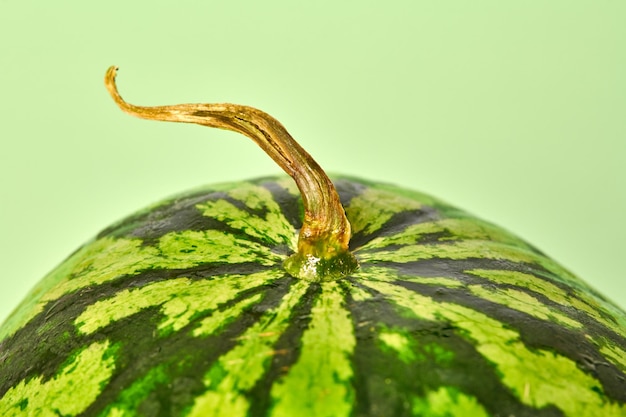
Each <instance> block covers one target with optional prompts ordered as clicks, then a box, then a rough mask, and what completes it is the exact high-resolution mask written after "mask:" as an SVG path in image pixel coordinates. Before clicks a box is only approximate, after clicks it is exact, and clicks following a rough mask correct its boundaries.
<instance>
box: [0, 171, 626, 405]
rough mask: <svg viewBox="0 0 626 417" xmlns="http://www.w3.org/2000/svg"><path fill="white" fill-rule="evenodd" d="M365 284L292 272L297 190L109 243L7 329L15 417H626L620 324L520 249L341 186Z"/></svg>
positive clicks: (61, 272) (481, 227) (85, 253)
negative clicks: (287, 263) (288, 269)
mask: <svg viewBox="0 0 626 417" xmlns="http://www.w3.org/2000/svg"><path fill="white" fill-rule="evenodd" d="M334 183H335V185H336V187H337V190H338V192H339V195H340V197H341V200H342V204H343V205H344V207H345V209H346V213H347V215H348V219H349V220H350V222H351V224H352V228H353V238H352V240H351V249H352V250H353V251H354V254H355V255H356V257H357V259H358V260H359V263H360V269H359V270H358V271H357V272H355V273H354V274H352V275H351V276H349V277H346V278H345V279H341V280H337V281H332V282H322V283H316V282H307V281H304V280H299V279H295V278H292V277H290V276H289V275H287V274H286V273H285V272H284V271H283V269H282V266H281V264H282V261H283V260H284V259H285V258H286V257H287V256H288V255H289V254H291V253H292V252H293V250H294V248H295V247H296V239H297V230H298V229H299V228H300V226H301V220H300V219H301V218H302V204H301V199H300V197H299V195H298V194H299V193H298V191H297V189H296V188H295V186H294V185H293V184H292V181H291V180H290V179H288V178H282V177H280V178H264V179H259V180H254V181H249V182H246V183H234V184H221V185H214V186H209V187H206V188H203V189H198V190H194V191H192V192H189V193H187V194H184V195H180V196H177V197H174V198H171V199H168V200H166V201H163V202H161V203H158V204H155V205H153V206H151V207H149V208H147V209H145V210H143V211H141V212H138V213H136V214H135V215H133V216H130V217H128V218H127V219H125V220H123V221H121V222H119V223H117V224H115V225H113V226H111V227H109V228H107V229H106V230H104V231H103V232H101V233H100V234H99V235H98V236H97V237H96V238H95V239H94V240H93V241H91V242H89V243H87V244H86V245H84V246H83V247H81V248H80V249H78V250H77V251H76V252H75V253H74V254H72V255H71V256H70V257H69V258H68V259H67V260H66V261H65V262H64V263H62V264H61V265H60V266H59V267H57V268H56V269H55V270H54V271H52V272H51V273H50V274H49V275H48V276H46V277H45V278H44V279H43V280H42V281H41V282H40V283H39V284H38V285H37V286H36V287H35V288H34V289H33V290H32V291H31V293H30V294H29V295H28V297H27V298H26V299H25V300H24V302H23V303H22V304H21V305H20V306H19V307H18V308H17V309H16V310H15V311H14V312H13V314H12V315H11V316H10V317H9V318H8V320H7V321H6V322H5V323H4V324H3V326H2V327H1V328H0V415H2V416H79V415H80V416H111V417H119V416H228V417H237V416H272V417H279V416H304V417H306V416H315V417H326V416H328V417H331V416H332V417H343V416H346V417H347V416H386V417H389V416H477V417H481V416H494V417H495V416H503V417H504V416H516V417H520V416H577V417H580V416H625V415H626V313H624V312H623V311H621V310H620V309H619V308H618V307H616V306H615V305H613V304H612V303H611V302H610V301H608V300H606V299H605V298H603V297H602V296H601V295H599V294H598V293H596V292H595V291H594V290H593V289H591V288H590V287H589V286H588V285H587V284H585V283H584V282H583V281H581V280H580V279H578V278H577V277H575V276H574V275H572V274H571V273H570V272H568V271H567V270H565V269H564V268H562V267H561V266H560V265H558V264H557V263H556V262H554V261H553V260H551V259H550V258H548V257H546V256H545V255H544V254H542V253H541V252H540V251H538V250H537V249H535V248H534V247H532V246H531V245H529V244H527V243H525V242H524V241H522V240H520V239H519V238H517V237H515V236H513V235H511V234H510V233H508V232H506V231H504V230H502V229H500V228H498V227H496V226H493V225H491V224H489V223H487V222H484V221H482V220H479V219H477V218H475V217H473V216H471V215H469V214H467V213H465V212H463V211H461V210H459V209H457V208H454V207H451V206H449V205H447V204H445V203H443V202H441V201H439V200H437V199H434V198H432V197H429V196H426V195H423V194H419V193H417V192H413V191H409V190H405V189H401V188H398V187H394V186H390V185H381V184H376V183H371V182H367V181H362V180H357V179H353V178H345V177H338V178H335V179H334Z"/></svg>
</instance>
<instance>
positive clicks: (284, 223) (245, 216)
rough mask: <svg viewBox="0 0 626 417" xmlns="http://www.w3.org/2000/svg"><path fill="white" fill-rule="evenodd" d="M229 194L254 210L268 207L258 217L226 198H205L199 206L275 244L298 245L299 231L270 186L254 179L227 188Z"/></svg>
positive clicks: (210, 213)
mask: <svg viewBox="0 0 626 417" xmlns="http://www.w3.org/2000/svg"><path fill="white" fill-rule="evenodd" d="M227 194H228V195H229V196H230V197H232V198H233V199H235V200H237V201H240V202H241V203H243V204H244V205H245V206H246V207H249V208H250V209H252V210H263V211H266V213H265V217H259V216H256V215H253V214H250V213H248V212H247V211H245V210H242V209H240V208H238V207H236V206H235V205H234V204H233V203H231V202H230V201H227V200H223V199H222V200H216V201H206V202H204V203H202V204H198V205H197V206H196V207H197V208H198V209H199V210H200V211H202V214H203V215H204V216H207V217H211V218H214V219H217V220H220V221H222V222H224V223H226V224H228V225H229V226H230V227H232V228H234V229H236V230H240V231H241V232H243V233H245V234H247V235H249V236H253V237H256V238H258V239H262V240H263V241H266V242H271V243H275V244H281V243H282V244H287V245H289V246H290V247H291V248H292V249H295V248H296V247H297V232H296V230H295V229H294V228H293V226H291V224H290V223H289V221H288V220H287V219H286V218H285V216H284V215H283V213H282V210H281V209H280V206H279V205H278V204H277V203H276V202H275V201H274V199H273V196H272V194H271V193H270V191H269V190H267V189H266V188H264V187H260V186H258V185H254V184H251V183H242V184H241V186H239V187H237V188H234V189H231V190H228V191H227Z"/></svg>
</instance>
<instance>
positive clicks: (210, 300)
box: [74, 270, 284, 334]
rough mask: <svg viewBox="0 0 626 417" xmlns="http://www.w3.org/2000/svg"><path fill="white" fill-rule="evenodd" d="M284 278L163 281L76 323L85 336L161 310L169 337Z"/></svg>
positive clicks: (102, 305)
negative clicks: (240, 296) (249, 292)
mask: <svg viewBox="0 0 626 417" xmlns="http://www.w3.org/2000/svg"><path fill="white" fill-rule="evenodd" d="M282 276H284V273H283V272H282V271H280V270H269V271H263V272H257V273H255V274H250V275H223V276H216V277H212V278H211V279H203V280H190V279H189V278H177V279H170V280H166V281H159V282H155V283H152V284H148V285H146V286H144V287H141V288H136V289H132V290H129V289H125V290H122V291H120V292H118V293H117V294H115V295H114V296H113V297H111V298H108V299H105V300H102V301H97V302H96V303H94V304H92V305H90V306H88V307H87V308H86V309H85V311H84V312H83V313H82V314H81V315H80V316H78V317H77V318H76V320H75V322H74V323H75V325H76V327H77V329H78V331H80V332H81V333H85V334H91V333H93V332H95V331H96V330H98V329H101V328H103V327H105V326H108V325H109V324H111V323H113V322H116V321H118V320H120V319H122V318H124V317H128V316H131V315H133V314H136V313H138V312H140V311H141V310H143V309H146V308H150V307H159V308H160V311H161V313H162V314H163V316H164V318H163V321H161V323H159V325H158V328H159V330H160V331H161V333H162V334H167V333H169V332H171V331H176V330H179V329H181V328H182V327H184V326H186V325H187V324H188V323H189V322H190V320H191V318H192V317H194V316H195V315H197V314H198V313H201V312H206V311H211V310H214V309H216V308H217V307H218V306H219V305H220V304H223V303H225V302H227V301H229V300H232V299H233V298H235V297H236V296H237V295H238V294H240V293H241V291H245V290H249V289H251V288H256V287H258V286H260V285H264V284H267V283H268V282H272V281H274V280H276V279H278V278H281V277H282Z"/></svg>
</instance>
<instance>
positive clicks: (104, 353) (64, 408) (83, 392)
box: [0, 341, 116, 417]
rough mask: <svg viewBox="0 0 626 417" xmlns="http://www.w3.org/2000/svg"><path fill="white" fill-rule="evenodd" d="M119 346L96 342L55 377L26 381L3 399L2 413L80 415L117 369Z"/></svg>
mask: <svg viewBox="0 0 626 417" xmlns="http://www.w3.org/2000/svg"><path fill="white" fill-rule="evenodd" d="M115 350H116V347H115V346H113V347H111V346H109V342H108V341H104V342H96V343H93V344H91V345H89V346H88V347H86V348H84V349H83V350H81V351H80V352H78V353H77V354H76V356H75V357H74V358H72V359H71V360H70V361H69V362H68V363H67V364H66V365H65V366H64V367H63V368H62V369H61V370H60V371H59V372H58V373H57V374H56V375H55V376H54V377H52V378H51V379H49V380H47V381H45V382H44V381H43V379H44V378H43V377H42V376H38V377H35V378H32V379H30V380H28V381H26V380H22V381H21V382H20V383H19V384H17V385H15V386H13V387H12V388H10V389H9V390H8V391H7V392H6V393H5V394H4V396H3V397H2V398H1V399H0V416H2V417H23V416H41V417H56V416H59V415H63V416H67V417H70V416H76V415H78V414H80V413H82V412H83V411H85V409H87V407H89V405H90V404H91V403H92V402H94V401H95V400H96V398H97V397H98V395H100V392H101V390H102V388H103V387H104V386H105V385H106V383H107V382H108V380H109V379H110V378H111V375H112V373H113V370H114V368H115Z"/></svg>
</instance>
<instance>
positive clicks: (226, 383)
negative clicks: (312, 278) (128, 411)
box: [189, 281, 310, 417]
mask: <svg viewBox="0 0 626 417" xmlns="http://www.w3.org/2000/svg"><path fill="white" fill-rule="evenodd" d="M309 285H310V284H309V283H308V282H306V281H297V282H296V283H295V284H293V287H292V288H291V290H290V292H289V293H288V294H286V295H285V296H284V297H283V299H282V301H281V304H280V305H279V306H278V307H277V308H275V309H273V310H269V311H267V312H265V313H264V314H263V316H261V318H260V320H259V321H258V322H257V323H256V324H254V325H253V326H252V327H250V328H249V329H248V330H247V331H246V332H245V333H244V334H243V335H242V336H241V337H240V338H239V344H238V345H237V346H235V348H233V349H232V350H231V351H229V352H228V353H226V354H225V355H223V356H221V357H220V358H219V359H218V361H217V363H216V364H215V365H213V366H212V367H211V369H210V370H209V372H207V374H206V375H205V379H204V383H205V385H206V386H207V391H206V392H205V393H204V394H202V395H201V396H199V397H196V400H195V403H194V405H193V407H192V409H191V411H190V412H189V417H243V416H245V415H246V414H247V412H248V409H249V407H250V403H249V402H248V400H247V399H246V393H247V392H248V390H250V389H251V388H252V387H253V386H254V385H255V384H256V383H257V381H259V379H260V378H261V377H262V376H263V374H264V373H265V372H266V370H267V366H268V363H269V362H270V361H271V358H272V356H273V355H277V354H281V352H276V351H275V350H274V348H273V346H274V344H275V343H276V341H277V340H278V338H279V337H280V336H281V335H282V334H283V332H284V331H285V330H286V329H287V328H288V327H289V325H290V324H292V322H293V320H292V317H291V314H292V312H293V309H294V307H295V306H296V305H297V304H298V303H299V302H300V300H301V298H302V296H303V295H304V294H305V292H306V290H307V288H308V287H309Z"/></svg>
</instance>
